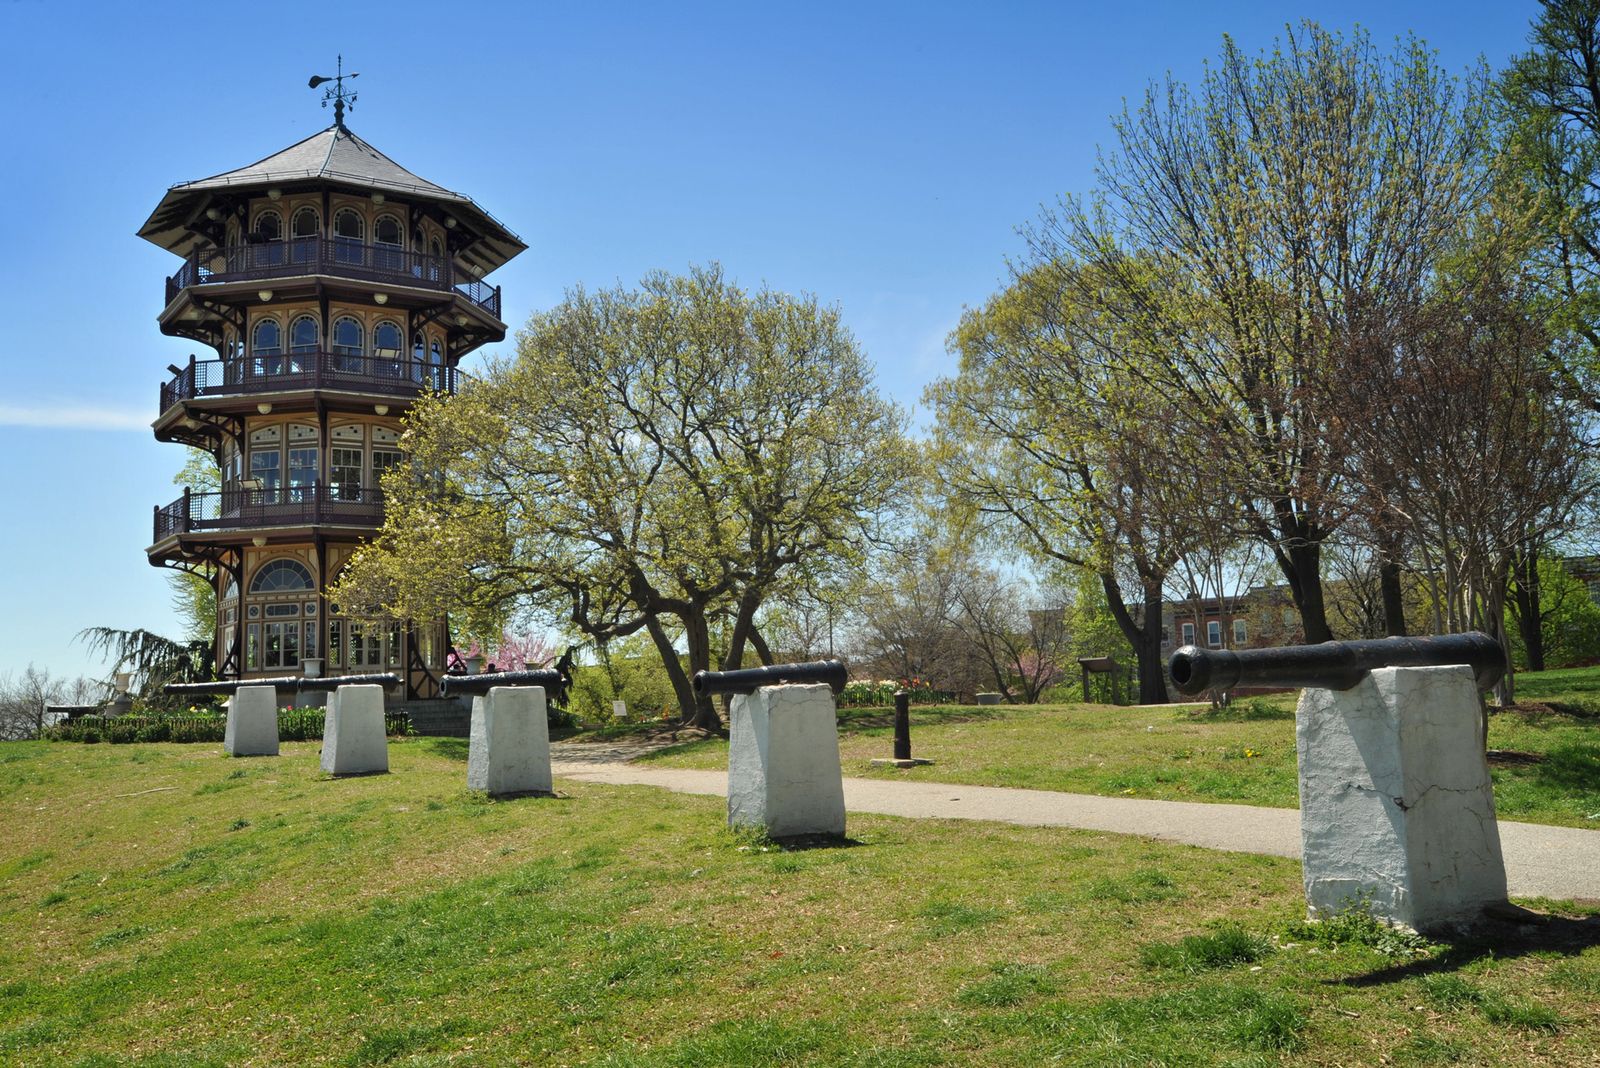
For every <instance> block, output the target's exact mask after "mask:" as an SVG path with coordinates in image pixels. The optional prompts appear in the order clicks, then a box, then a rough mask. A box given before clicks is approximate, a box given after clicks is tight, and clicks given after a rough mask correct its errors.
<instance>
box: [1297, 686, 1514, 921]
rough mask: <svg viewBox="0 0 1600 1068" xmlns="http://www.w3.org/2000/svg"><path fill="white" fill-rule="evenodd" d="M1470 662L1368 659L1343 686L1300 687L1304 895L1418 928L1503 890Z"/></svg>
mask: <svg viewBox="0 0 1600 1068" xmlns="http://www.w3.org/2000/svg"><path fill="white" fill-rule="evenodd" d="M1481 715H1482V711H1481V707H1480V705H1479V697H1478V688H1477V685H1476V684H1475V682H1474V681H1473V675H1472V669H1471V668H1468V667H1463V666H1457V667H1435V668H1380V669H1379V670H1376V671H1374V672H1372V673H1371V674H1370V675H1369V676H1368V677H1367V678H1366V679H1363V680H1362V681H1361V683H1360V684H1359V685H1357V686H1354V687H1352V688H1351V689H1349V690H1341V691H1335V690H1316V689H1308V690H1306V691H1304V692H1303V693H1302V694H1301V697H1300V707H1299V709H1298V711H1297V713H1296V727H1295V738H1296V743H1297V747H1298V749H1299V757H1300V829H1301V836H1302V839H1303V841H1304V847H1305V883H1306V901H1307V903H1308V905H1309V906H1310V911H1311V915H1313V916H1319V915H1322V916H1327V915H1332V914H1334V913H1337V912H1339V911H1341V910H1342V909H1345V908H1348V907H1350V906H1351V905H1352V904H1354V903H1357V902H1360V903H1363V904H1364V905H1365V906H1366V907H1367V908H1369V909H1370V910H1371V912H1372V914H1373V915H1374V916H1376V917H1378V918H1380V919H1386V920H1389V921H1391V922H1394V923H1400V924H1404V925H1406V926H1408V927H1412V928H1415V929H1418V930H1424V929H1427V928H1432V927H1439V926H1441V925H1445V924H1448V923H1451V922H1453V921H1461V920H1470V919H1473V918H1475V917H1476V916H1477V915H1478V914H1479V913H1480V912H1481V911H1482V910H1483V908H1484V906H1486V905H1492V904H1496V903H1499V902H1503V901H1505V900H1506V872H1505V862H1504V860H1503V859H1502V857H1501V854H1500V830H1499V827H1498V825H1497V824H1496V823H1495V816H1494V794H1493V791H1492V788H1491V785H1490V781H1489V765H1488V761H1487V760H1486V758H1485V756H1484V752H1483V741H1482V738H1481V735H1480V733H1479V730H1480V723H1481V719H1480V717H1481Z"/></svg>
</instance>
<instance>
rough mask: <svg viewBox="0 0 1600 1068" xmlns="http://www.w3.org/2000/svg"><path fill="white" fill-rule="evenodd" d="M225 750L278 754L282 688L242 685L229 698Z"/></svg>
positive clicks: (223, 745) (223, 736) (261, 754)
mask: <svg viewBox="0 0 1600 1068" xmlns="http://www.w3.org/2000/svg"><path fill="white" fill-rule="evenodd" d="M222 750H223V752H225V753H227V754H228V755H229V756H236V757H237V756H277V755H278V691H277V690H275V689H273V688H272V687H271V686H241V687H239V688H238V690H236V691H234V695H233V697H232V699H231V700H229V702H228V726H227V727H226V728H225V729H224V730H223V733H222Z"/></svg>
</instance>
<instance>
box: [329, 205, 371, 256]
mask: <svg viewBox="0 0 1600 1068" xmlns="http://www.w3.org/2000/svg"><path fill="white" fill-rule="evenodd" d="M366 236H367V223H366V220H365V219H363V218H362V217H361V215H360V213H359V212H357V211H355V210H354V209H353V208H343V209H341V210H340V211H339V213H338V214H337V215H335V216H334V217H333V256H334V259H336V260H338V261H339V262H340V263H360V262H361V261H362V256H361V254H362V251H363V249H362V244H361V242H362V241H363V240H365V239H366Z"/></svg>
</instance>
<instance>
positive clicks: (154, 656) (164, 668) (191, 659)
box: [75, 627, 216, 706]
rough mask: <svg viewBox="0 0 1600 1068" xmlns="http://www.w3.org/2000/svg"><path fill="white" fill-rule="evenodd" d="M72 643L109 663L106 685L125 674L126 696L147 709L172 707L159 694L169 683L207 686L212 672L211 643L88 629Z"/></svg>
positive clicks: (205, 640)
mask: <svg viewBox="0 0 1600 1068" xmlns="http://www.w3.org/2000/svg"><path fill="white" fill-rule="evenodd" d="M75 640H76V641H80V642H82V643H83V644H84V647H85V648H86V649H87V650H88V652H89V654H90V655H91V656H99V657H101V658H102V659H104V660H109V661H110V662H111V670H110V671H109V672H108V673H107V680H108V682H109V681H110V680H111V679H114V678H115V677H116V676H117V675H119V674H122V673H123V672H127V673H128V674H129V675H130V676H131V678H130V680H129V686H128V692H129V693H131V694H133V695H135V696H137V697H139V698H140V699H141V700H142V701H144V703H145V704H147V705H154V706H161V705H166V704H173V703H176V702H175V701H174V700H173V699H172V698H169V697H168V696H167V695H166V694H163V693H162V692H161V689H162V687H163V686H166V685H167V684H168V683H173V682H207V681H210V679H211V678H212V677H213V675H214V671H215V668H216V664H215V650H214V648H213V645H212V642H211V639H210V638H209V637H207V638H200V639H195V640H190V641H173V640H172V639H171V638H163V637H162V636H161V635H159V634H154V633H152V632H150V631H148V630H140V629H136V630H119V629H117V628H115V627H88V628H85V629H84V630H81V631H79V632H78V634H77V636H76V638H75Z"/></svg>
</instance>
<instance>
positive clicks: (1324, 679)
mask: <svg viewBox="0 0 1600 1068" xmlns="http://www.w3.org/2000/svg"><path fill="white" fill-rule="evenodd" d="M1450 664H1465V665H1467V666H1468V667H1470V668H1471V669H1472V673H1473V675H1474V676H1475V677H1476V678H1477V682H1478V689H1480V690H1489V689H1493V688H1494V685H1495V683H1497V682H1499V681H1500V676H1502V675H1504V674H1505V671H1506V656H1505V651H1504V650H1503V649H1501V648H1500V643H1499V642H1497V641H1495V640H1494V639H1493V638H1491V637H1489V635H1487V634H1484V633H1481V632H1479V631H1471V632H1469V633H1466V634H1445V635H1441V636H1439V637H1432V638H1372V639H1368V640H1365V641H1353V642H1323V643H1322V644H1321V645H1285V646H1281V647H1279V648H1276V649H1241V650H1237V651H1235V650H1232V649H1202V648H1200V647H1199V646H1197V645H1185V646H1184V647H1183V648H1181V649H1179V650H1177V651H1176V652H1174V653H1173V654H1172V658H1171V659H1170V660H1168V661H1167V668H1168V670H1169V671H1170V672H1171V674H1172V684H1173V686H1175V687H1177V690H1178V692H1179V693H1183V694H1197V693H1205V692H1206V691H1208V690H1232V689H1235V688H1237V687H1240V686H1259V687H1282V688H1285V689H1288V688H1299V687H1303V686H1315V687H1318V688H1319V689H1324V690H1348V689H1349V688H1350V687H1352V686H1354V685H1356V684H1357V683H1359V682H1360V681H1361V680H1362V679H1364V678H1366V676H1367V673H1368V672H1370V671H1372V670H1373V669H1374V668H1383V667H1444V666H1447V665H1450Z"/></svg>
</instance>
